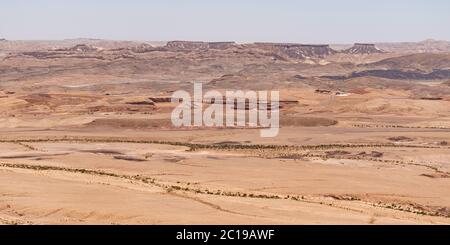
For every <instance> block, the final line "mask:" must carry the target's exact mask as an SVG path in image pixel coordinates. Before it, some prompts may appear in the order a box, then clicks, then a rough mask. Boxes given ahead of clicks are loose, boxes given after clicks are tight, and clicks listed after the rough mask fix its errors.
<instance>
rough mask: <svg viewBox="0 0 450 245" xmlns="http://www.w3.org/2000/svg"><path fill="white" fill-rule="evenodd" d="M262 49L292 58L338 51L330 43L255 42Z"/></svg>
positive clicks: (320, 55)
mask: <svg viewBox="0 0 450 245" xmlns="http://www.w3.org/2000/svg"><path fill="white" fill-rule="evenodd" d="M255 46H256V47H257V48H260V49H265V50H270V51H272V52H275V53H276V54H278V55H281V56H282V57H288V58H292V59H307V58H325V57H327V56H329V55H332V54H335V53H337V52H336V51H335V50H333V49H332V48H330V46H329V45H308V44H292V43H255Z"/></svg>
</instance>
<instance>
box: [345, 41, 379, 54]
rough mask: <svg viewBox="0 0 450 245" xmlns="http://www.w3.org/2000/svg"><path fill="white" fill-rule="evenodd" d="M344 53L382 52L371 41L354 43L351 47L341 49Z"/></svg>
mask: <svg viewBox="0 0 450 245" xmlns="http://www.w3.org/2000/svg"><path fill="white" fill-rule="evenodd" d="M343 52H344V53H346V54H377V53H383V51H382V50H380V49H378V48H377V47H376V46H375V44H371V43H355V45H353V47H351V48H349V49H346V50H344V51H343Z"/></svg>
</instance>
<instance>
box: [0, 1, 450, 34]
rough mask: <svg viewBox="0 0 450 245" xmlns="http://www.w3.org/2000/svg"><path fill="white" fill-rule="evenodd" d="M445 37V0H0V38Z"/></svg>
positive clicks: (448, 17)
mask: <svg viewBox="0 0 450 245" xmlns="http://www.w3.org/2000/svg"><path fill="white" fill-rule="evenodd" d="M78 37H89V38H102V39H117V40H148V41H156V40H175V39H176V40H205V41H226V40H234V41H238V42H252V41H274V42H275V41H278V42H302V43H352V42H378V41H420V40H424V39H427V38H434V39H441V40H450V1H448V0H376V1H375V0H339V1H337V0H314V1H313V0H309V1H301V0H297V1H295V0H220V1H219V0H127V1H125V0H123V1H119V0H0V38H6V39H66V38H78Z"/></svg>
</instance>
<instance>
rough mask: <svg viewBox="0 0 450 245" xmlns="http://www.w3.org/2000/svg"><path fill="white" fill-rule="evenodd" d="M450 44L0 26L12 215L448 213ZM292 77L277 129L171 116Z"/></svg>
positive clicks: (276, 86) (242, 217) (290, 217)
mask: <svg viewBox="0 0 450 245" xmlns="http://www.w3.org/2000/svg"><path fill="white" fill-rule="evenodd" d="M449 52H450V44H449V43H448V42H444V41H434V40H426V41H424V42H421V43H397V44H393V43H391V44H383V43H380V44H376V45H373V44H355V45H353V44H349V45H301V44H283V43H281V44H280V43H252V44H237V43H233V42H223V43H208V42H187V41H172V42H167V43H166V42H147V43H142V42H131V41H123V42H119V41H107V40H94V39H74V40H64V41H9V40H3V41H0V115H1V116H0V183H1V184H0V224H449V223H450V54H449ZM194 82H202V83H203V86H204V89H207V90H211V89H214V90H219V91H225V90H228V89H232V90H236V89H239V90H256V91H258V90H277V91H280V98H281V103H280V125H281V126H280V132H279V135H278V136H277V137H275V138H261V137H260V130H259V129H257V128H252V127H242V128H214V127H182V128H176V127H174V126H173V125H172V123H171V112H172V110H173V108H174V107H175V106H176V104H174V103H171V101H170V97H171V95H172V93H173V92H174V91H176V90H179V89H183V90H186V91H190V90H192V88H193V83H194Z"/></svg>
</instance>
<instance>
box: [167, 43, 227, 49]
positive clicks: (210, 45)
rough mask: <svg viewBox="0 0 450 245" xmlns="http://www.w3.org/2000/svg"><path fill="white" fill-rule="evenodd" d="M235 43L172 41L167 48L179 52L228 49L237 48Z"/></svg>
mask: <svg viewBox="0 0 450 245" xmlns="http://www.w3.org/2000/svg"><path fill="white" fill-rule="evenodd" d="M235 45H236V43H235V42H192V41H170V42H168V43H167V45H166V47H167V48H169V49H177V50H199V49H228V48H232V47H233V46H235Z"/></svg>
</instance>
